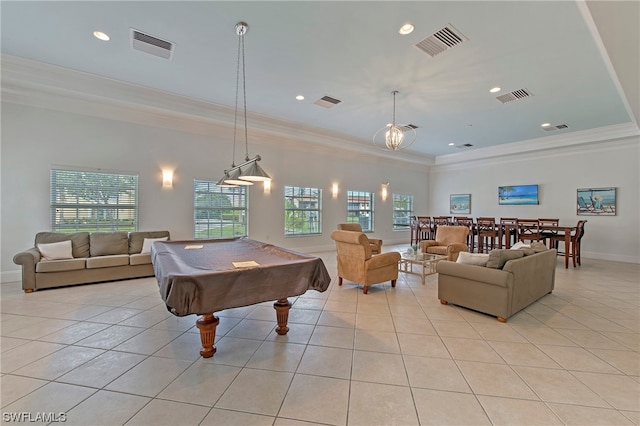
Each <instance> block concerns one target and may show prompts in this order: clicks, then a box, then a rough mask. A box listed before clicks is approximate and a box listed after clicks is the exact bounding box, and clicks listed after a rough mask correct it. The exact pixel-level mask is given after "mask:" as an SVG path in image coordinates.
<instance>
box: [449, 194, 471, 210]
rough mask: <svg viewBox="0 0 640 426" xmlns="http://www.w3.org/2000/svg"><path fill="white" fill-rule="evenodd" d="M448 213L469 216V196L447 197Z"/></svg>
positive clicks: (452, 195)
mask: <svg viewBox="0 0 640 426" xmlns="http://www.w3.org/2000/svg"><path fill="white" fill-rule="evenodd" d="M449 213H452V214H471V194H451V195H450V196H449Z"/></svg>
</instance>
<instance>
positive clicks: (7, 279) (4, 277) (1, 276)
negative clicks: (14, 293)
mask: <svg viewBox="0 0 640 426" xmlns="http://www.w3.org/2000/svg"><path fill="white" fill-rule="evenodd" d="M21 280H22V271H21V270H19V269H18V270H17V271H3V272H0V284H3V283H13V282H16V281H21Z"/></svg>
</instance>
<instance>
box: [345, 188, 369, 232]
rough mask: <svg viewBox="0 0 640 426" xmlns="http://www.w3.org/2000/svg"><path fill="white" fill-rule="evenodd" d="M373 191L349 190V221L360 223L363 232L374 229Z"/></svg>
mask: <svg viewBox="0 0 640 426" xmlns="http://www.w3.org/2000/svg"><path fill="white" fill-rule="evenodd" d="M373 197H374V193H373V192H363V191H347V222H348V223H359V224H360V226H361V227H362V231H363V232H372V231H373Z"/></svg>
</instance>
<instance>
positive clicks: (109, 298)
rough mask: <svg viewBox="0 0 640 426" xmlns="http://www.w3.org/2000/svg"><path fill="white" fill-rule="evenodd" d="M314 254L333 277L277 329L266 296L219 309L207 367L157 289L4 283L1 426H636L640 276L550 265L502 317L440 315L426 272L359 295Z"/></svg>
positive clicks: (190, 328) (187, 328)
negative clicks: (537, 286)
mask: <svg viewBox="0 0 640 426" xmlns="http://www.w3.org/2000/svg"><path fill="white" fill-rule="evenodd" d="M404 248H405V247H403V246H398V247H395V249H398V250H402V249H404ZM387 249H393V247H387ZM318 255H319V256H321V257H322V258H323V259H324V261H325V264H326V266H327V269H328V270H329V272H330V274H331V276H332V277H333V282H332V284H331V286H330V288H329V290H328V291H326V292H324V293H318V292H315V291H310V292H308V293H307V294H305V295H303V296H300V297H298V298H291V299H290V301H291V302H292V303H293V308H292V309H291V311H290V316H289V326H290V331H289V334H288V335H287V336H278V335H277V334H276V333H275V332H274V327H275V322H276V321H275V311H274V310H273V308H272V303H263V304H260V305H255V306H249V307H244V308H238V309H231V310H227V311H223V312H219V313H217V314H218V315H219V317H220V325H219V326H218V329H217V336H216V346H217V349H218V352H217V353H216V355H215V356H214V357H213V358H210V359H202V358H200V357H199V355H198V351H199V335H198V330H197V329H196V328H195V326H194V325H195V317H186V318H177V317H174V316H172V315H170V314H169V313H168V312H167V311H166V308H165V306H164V305H163V303H162V301H161V299H160V295H159V294H158V290H157V286H156V283H155V279H154V278H146V279H137V280H127V281H118V282H112V283H102V284H95V285H86V286H75V287H70V288H60V289H51V290H44V291H38V292H35V293H32V294H24V293H23V292H22V290H21V289H20V285H19V283H6V284H2V285H1V286H0V291H1V296H2V311H1V314H0V330H1V333H0V334H1V340H0V344H1V350H2V353H1V358H0V360H1V363H0V374H1V376H0V387H1V390H2V393H1V396H2V399H1V409H2V415H3V422H8V421H9V420H10V417H9V416H10V415H11V414H12V413H23V412H29V413H32V416H33V417H35V416H36V414H37V413H60V412H63V413H65V418H66V424H74V425H75V424H77V425H120V424H128V425H133V424H135V425H164V424H166V425H178V424H179V425H302V424H326V425H390V424H396V425H418V424H420V425H429V424H434V425H445V424H474V425H482V424H536V425H543V424H567V425H588V424H593V425H632V424H635V425H640V355H639V354H640V313H639V312H640V283H639V277H640V265H636V264H626V263H617V262H608V261H600V260H594V259H585V260H584V261H583V265H582V266H581V267H578V268H575V269H574V268H570V269H565V268H564V267H563V262H562V260H561V259H558V267H557V272H556V290H555V291H554V292H553V293H552V294H551V295H547V296H545V297H544V298H543V299H541V300H540V301H538V302H536V303H534V304H533V305H531V306H529V307H528V308H526V309H525V310H524V311H521V312H520V313H518V314H517V315H515V316H513V317H511V318H510V319H509V321H508V322H507V323H506V324H502V323H499V322H498V321H496V319H495V318H493V317H490V316H487V315H484V314H480V313H477V312H473V311H470V310H466V309H463V308H459V307H456V306H451V305H447V306H445V305H441V304H440V303H439V301H438V299H437V275H433V276H429V277H428V278H427V280H426V284H425V285H422V284H420V279H419V277H416V276H412V275H405V274H402V273H401V274H400V277H399V279H398V284H397V286H396V288H391V286H390V285H389V283H385V284H382V285H375V286H373V287H371V288H370V290H369V294H368V295H364V294H362V290H361V288H359V287H357V286H356V285H355V284H353V283H350V282H345V284H344V285H343V286H342V287H339V286H337V284H336V279H335V274H336V273H335V269H336V267H335V265H336V263H335V259H334V256H335V255H334V253H332V252H328V253H319V254H318ZM33 423H36V424H46V423H47V422H46V421H44V422H40V423H38V422H33Z"/></svg>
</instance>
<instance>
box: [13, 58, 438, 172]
mask: <svg viewBox="0 0 640 426" xmlns="http://www.w3.org/2000/svg"><path fill="white" fill-rule="evenodd" d="M2 101H3V102H9V103H14V104H19V105H26V106H32V107H39V108H47V109H52V110H58V111H65V112H71V113H76V114H83V115H89V116H94V117H101V118H107V119H111V120H118V121H125V122H131V123H136V124H143V125H149V126H155V127H160V128H167V129H172V130H178V131H183V132H188V133H195V134H199V135H211V134H214V133H216V132H223V133H225V134H229V135H231V134H232V130H233V123H234V109H233V108H231V107H227V106H224V105H219V104H214V103H211V102H205V101H203V100H199V99H193V98H188V97H185V96H180V95H176V94H173V93H167V92H162V91H159V90H155V89H150V88H148V87H143V86H139V85H134V84H129V83H124V82H121V81H116V80H112V79H108V78H104V77H100V76H95V75H92V74H88V73H83V72H79V71H74V70H69V69H66V68H61V67H58V66H54V65H50V64H45V63H42V62H36V61H31V60H28V59H24V58H20V57H16V56H11V55H6V54H3V55H2ZM247 117H248V121H249V123H250V126H249V131H250V135H251V138H252V143H256V144H258V145H259V144H272V143H277V144H278V146H279V147H282V146H291V147H293V146H297V147H298V148H299V147H300V142H304V143H308V144H310V145H314V146H318V147H324V148H325V149H330V150H335V149H336V148H338V149H341V150H349V151H353V152H356V153H361V154H366V155H371V156H374V157H381V158H386V159H390V160H394V161H402V162H407V163H412V164H417V165H421V166H428V165H433V164H435V157H433V156H427V155H424V154H422V155H420V154H415V153H409V152H406V151H400V152H392V151H384V150H381V149H378V148H376V147H375V146H373V145H372V144H370V143H366V142H364V141H361V140H358V139H354V138H350V137H348V136H345V135H342V134H338V133H334V132H329V131H327V130H324V129H320V128H316V127H312V126H306V125H302V124H298V123H293V122H290V121H286V120H281V119H276V118H273V117H267V116H264V115H260V114H256V113H251V112H248V113H247Z"/></svg>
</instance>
